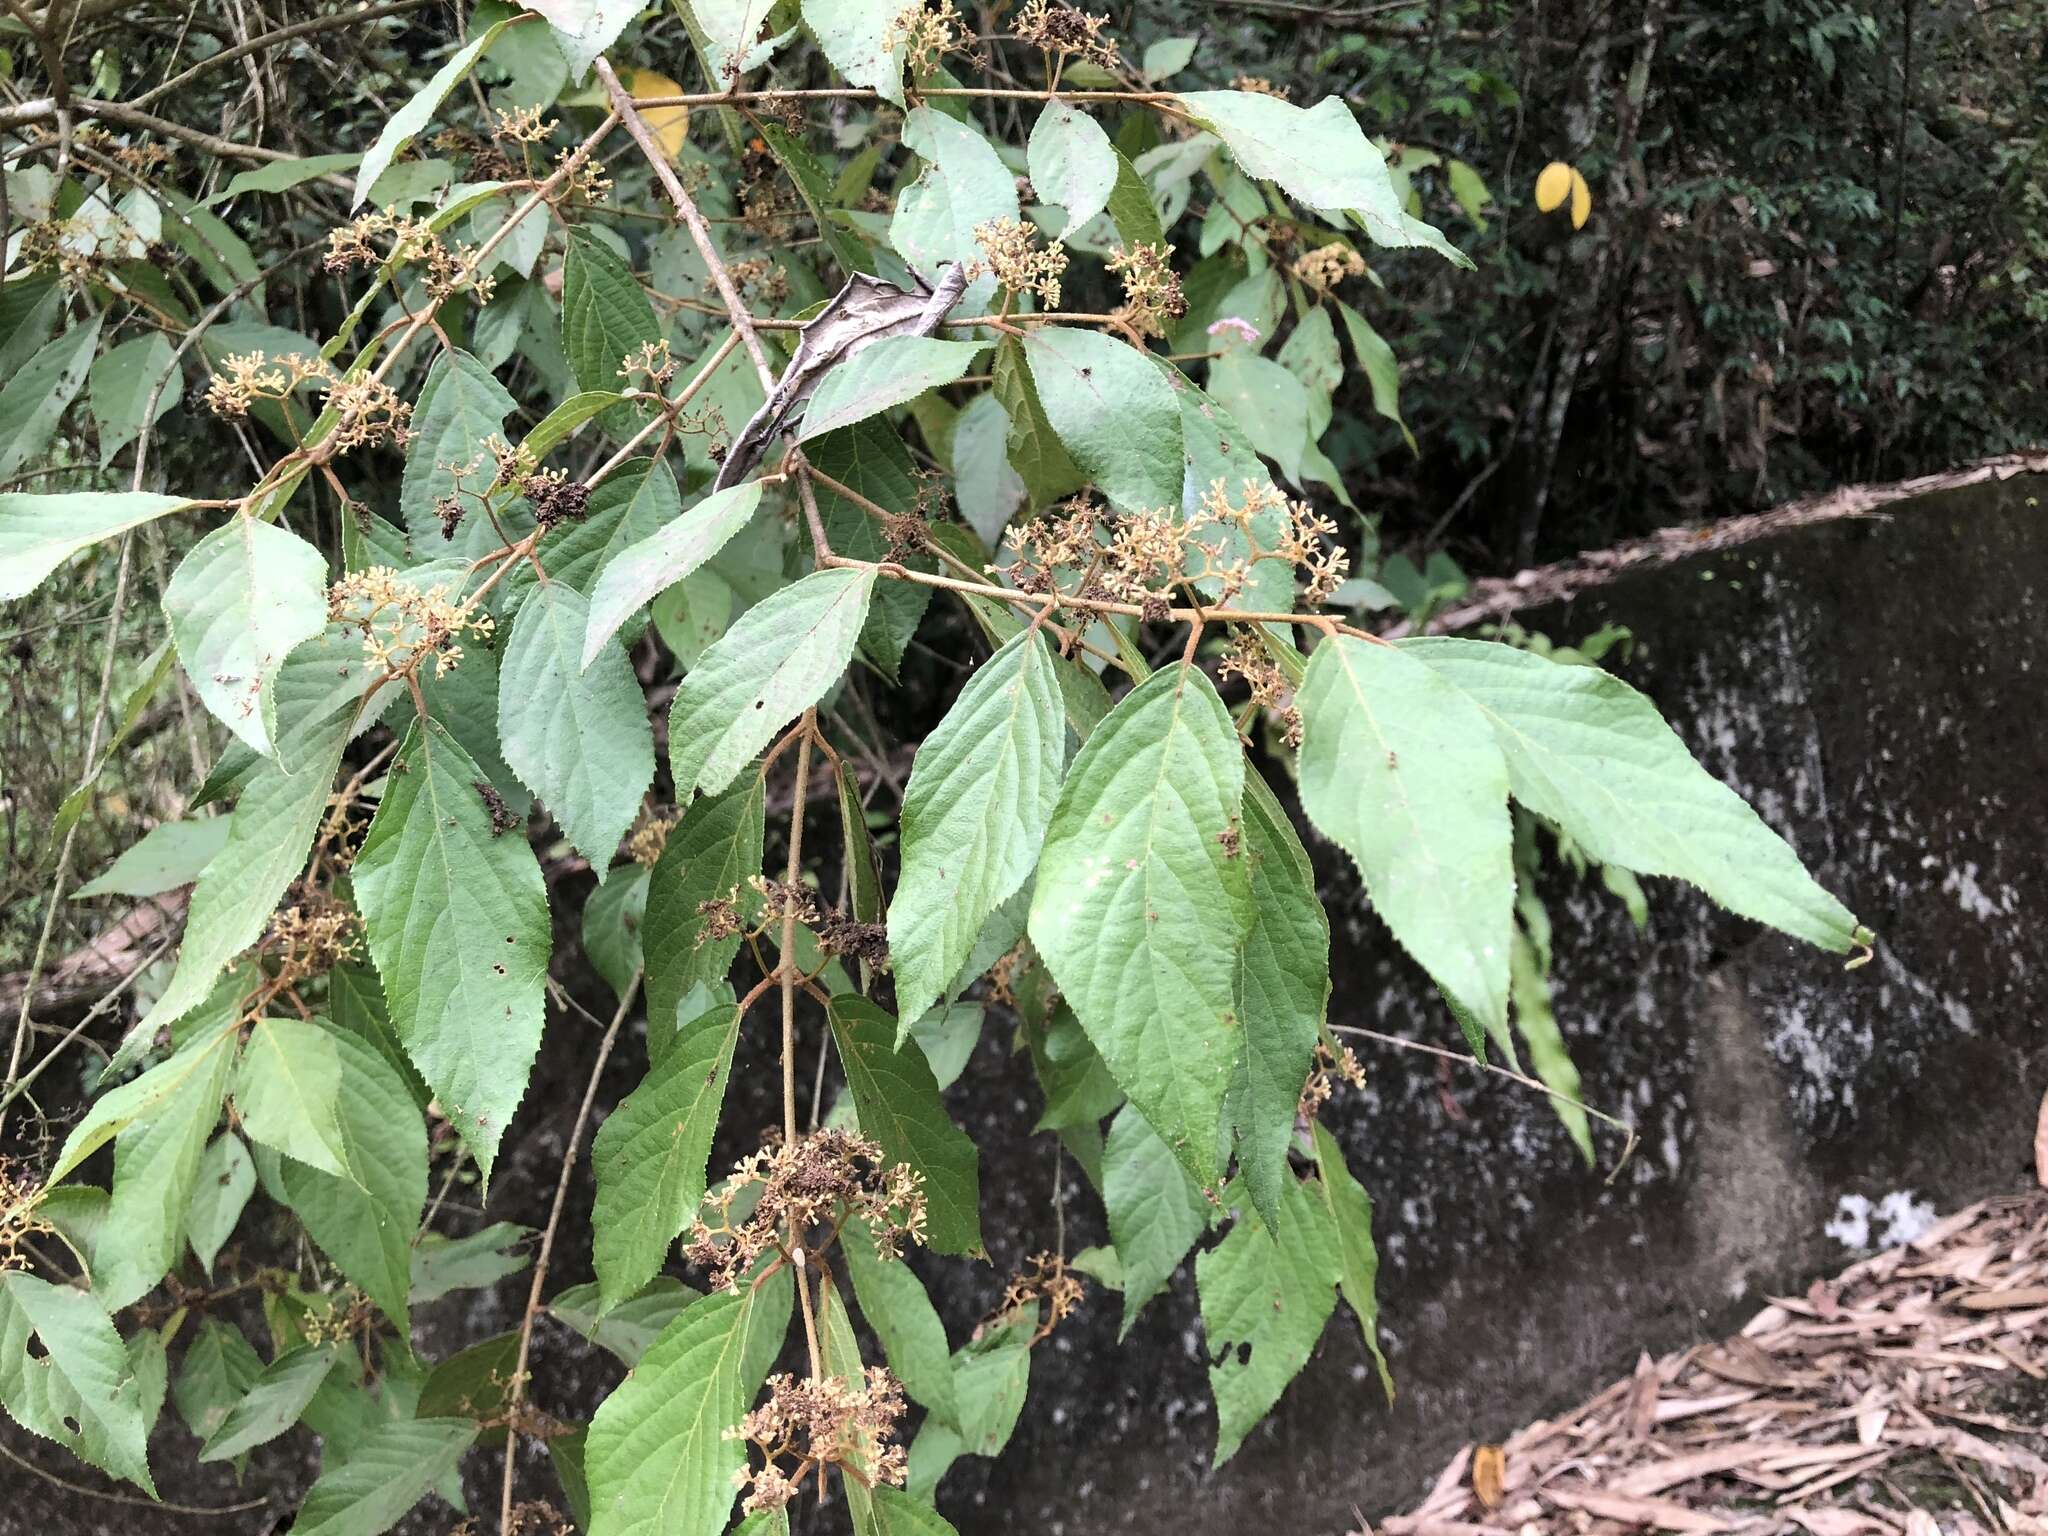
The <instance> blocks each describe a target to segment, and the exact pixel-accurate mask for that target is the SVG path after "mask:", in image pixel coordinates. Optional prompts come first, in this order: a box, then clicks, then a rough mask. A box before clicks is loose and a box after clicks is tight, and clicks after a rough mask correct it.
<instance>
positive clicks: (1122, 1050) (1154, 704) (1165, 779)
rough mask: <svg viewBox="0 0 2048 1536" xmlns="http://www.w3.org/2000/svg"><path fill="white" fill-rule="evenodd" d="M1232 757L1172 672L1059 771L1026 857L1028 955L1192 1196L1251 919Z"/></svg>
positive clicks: (1202, 1166) (1217, 728)
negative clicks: (1035, 845)
mask: <svg viewBox="0 0 2048 1536" xmlns="http://www.w3.org/2000/svg"><path fill="white" fill-rule="evenodd" d="M1243 792H1244V756H1243V753H1242V752H1241V751H1240V749H1239V746H1238V740H1237V731H1236V728H1235V727H1234V726H1232V724H1231V723H1230V715H1229V713H1228V711H1226V710H1225V709H1224V707H1223V701H1222V700H1221V699H1220V698H1218V697H1217V696H1216V689H1215V686H1214V685H1213V684H1212V683H1211V682H1210V681H1209V679H1208V678H1207V676H1205V675H1204V674H1203V673H1202V672H1201V671H1200V670H1199V669H1197V668H1195V667H1192V666H1188V665H1180V666H1173V667H1168V668H1166V669H1165V670H1163V671H1160V672H1155V673H1154V674H1153V675H1152V676H1151V677H1150V678H1148V679H1147V680H1146V681H1144V682H1143V683H1140V684H1139V685H1138V686H1137V687H1136V688H1134V689H1133V690H1132V691H1131V692H1130V693H1129V694H1128V695H1126V696H1125V698H1124V699H1123V701H1122V702H1121V703H1119V704H1118V705H1117V706H1116V708H1115V709H1113V710H1111V711H1110V714H1109V717H1108V718H1107V719H1106V720H1104V721H1103V722H1102V724H1101V725H1100V726H1098V727H1096V729H1095V733H1094V734H1093V735H1092V736H1090V737H1089V738H1088V741H1087V744H1086V745H1085V746H1083V747H1082V749H1081V752H1080V755H1079V756H1078V757H1076V758H1075V759H1074V765H1073V767H1072V768H1071V769H1070V770H1069V771H1068V774H1067V782H1066V784H1065V786H1064V787H1063V788H1062V789H1061V791H1060V800H1059V804H1058V806H1057V807H1056V808H1055V809H1054V811H1053V818H1052V827H1051V830H1050V831H1049V832H1048V833H1047V834H1046V839H1045V849H1044V852H1043V853H1042V854H1041V855H1040V856H1039V862H1038V877H1037V884H1036V886H1035V887H1034V889H1033V893H1032V898H1031V923H1030V929H1031V942H1032V943H1033V944H1035V945H1036V946H1037V947H1038V952H1039V953H1040V954H1041V955H1043V956H1044V957H1045V962H1046V964H1047V966H1049V967H1050V968H1051V970H1052V974H1053V977H1054V979H1055V980H1057V981H1058V983H1059V986H1060V990H1061V991H1062V992H1063V993H1064V994H1065V995H1066V998H1067V1001H1068V1002H1069V1003H1070V1004H1071V1005H1072V1006H1073V1009H1074V1012H1075V1013H1077V1014H1079V1015H1080V1018H1081V1024H1082V1027H1083V1028H1085V1029H1086V1030H1087V1031H1088V1037H1089V1039H1091V1040H1093V1041H1094V1042H1095V1048H1096V1049H1097V1050H1098V1051H1100V1052H1101V1053H1102V1059H1103V1060H1104V1061H1106V1062H1107V1063H1109V1069H1110V1071H1111V1072H1113V1073H1114V1074H1116V1079H1117V1081H1118V1082H1119V1083H1121V1084H1122V1085H1123V1089H1124V1092H1125V1093H1127V1094H1129V1095H1130V1098H1131V1102H1132V1103H1134V1104H1136V1105H1137V1106H1138V1110H1139V1113H1141V1114H1143V1115H1144V1116H1145V1118H1146V1119H1147V1120H1149V1121H1151V1123H1152V1128H1153V1129H1154V1130H1155V1131H1157V1132H1158V1133H1159V1134H1160V1136H1161V1137H1162V1138H1163V1139H1164V1140H1165V1141H1166V1143H1167V1145H1169V1146H1170V1147H1172V1148H1173V1149H1174V1153H1175V1155H1176V1156H1177V1157H1179V1159H1180V1160H1181V1166H1182V1167H1184V1168H1186V1169H1187V1170H1188V1172H1189V1173H1190V1174H1192V1175H1193V1176H1194V1178H1195V1180H1196V1182H1197V1183H1199V1184H1201V1185H1202V1186H1203V1187H1204V1188H1205V1189H1206V1188H1211V1187H1213V1186H1214V1185H1215V1182H1216V1174H1217V1168H1216V1142H1217V1129H1218V1124H1219V1122H1220V1121H1221V1119H1222V1113H1223V1100H1224V1094H1225V1092H1226V1090H1227V1089H1228V1087H1229V1084H1230V1078H1231V1073H1232V1070H1233V1068H1234V1066H1235V1064H1236V1061H1237V1057H1238V1053H1239V1051H1240V1049H1241V1048H1242V1042H1243V1032H1242V1029H1241V1027H1240V1021H1239V1018H1238V1013H1237V1001H1236V996H1235V993H1236V971H1237V950H1238V946H1239V944H1240V942H1241V941H1242V939H1243V935H1244V932H1245V928H1246V925H1247V923H1248V922H1249V920H1250V910H1249V907H1250V897H1249V887H1248V883H1247V880H1246V876H1245V868H1244V860H1243V859H1242V858H1241V857H1238V856H1235V850H1234V849H1233V848H1232V847H1230V846H1227V844H1228V843H1230V842H1231V841H1232V840H1233V836H1232V835H1233V834H1234V833H1235V831H1236V828H1237V817H1238V807H1239V801H1240V800H1241V798H1242V796H1243Z"/></svg>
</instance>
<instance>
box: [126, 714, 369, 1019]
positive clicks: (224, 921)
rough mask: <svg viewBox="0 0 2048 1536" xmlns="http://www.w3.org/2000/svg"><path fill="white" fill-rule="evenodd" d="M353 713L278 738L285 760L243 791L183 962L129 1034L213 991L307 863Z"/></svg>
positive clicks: (197, 897) (193, 920)
mask: <svg viewBox="0 0 2048 1536" xmlns="http://www.w3.org/2000/svg"><path fill="white" fill-rule="evenodd" d="M349 725H350V719H349V717H348V716H347V715H340V714H337V715H330V716H328V717H327V718H326V719H325V720H324V721H322V722H320V723H319V724H318V725H315V726H313V727H310V728H309V729H308V730H307V731H306V733H305V736H304V738H303V740H302V741H300V742H291V741H286V740H281V741H280V743H279V751H280V755H281V756H282V757H283V759H284V761H283V762H282V763H278V762H272V761H269V760H268V759H265V760H264V761H263V762H262V764H261V766H260V767H258V769H257V770H256V774H255V777H253V778H252V779H251V780H250V781H249V786H248V788H247V789H245V790H243V792H242V798H241V799H240V800H239V801H238V802H237V803H236V805H235V814H234V817H233V819H232V821H231V822H230V824H229V827H228V841H227V846H226V847H225V848H223V849H221V851H220V852H219V853H217V854H215V855H214V857H213V860H212V862H211V863H209V864H208V865H207V866H206V871H205V873H204V874H202V875H200V877H199V881H198V883H197V884H196V885H194V886H193V888H192V901H191V905H190V906H189V907H188V908H187V915H186V918H185V942H184V947H183V948H182V949H180V950H179V952H178V969H177V970H176V972H174V973H173V975H172V977H171V983H170V985H169V986H167V987H166V988H164V992H163V996H161V997H159V998H158V999H157V1000H156V1005H155V1006H154V1007H153V1008H151V1009H150V1011H149V1012H148V1013H147V1014H146V1015H144V1017H143V1020H142V1022H141V1023H140V1024H139V1025H137V1026H136V1029H135V1031H134V1035H133V1036H131V1038H139V1039H140V1040H143V1041H147V1040H149V1039H150V1038H152V1037H153V1036H154V1035H155V1033H156V1031H157V1030H158V1029H160V1028H162V1027H163V1026H165V1025H167V1024H170V1023H172V1022H173V1021H175V1020H177V1019H180V1018H183V1017H184V1016H185V1015H186V1014H187V1013H189V1012H190V1011H191V1010H192V1009H193V1008H194V1007H195V1006H197V1005H198V1004H199V1003H200V1002H201V1001H202V1000H203V999H204V998H205V997H206V996H207V994H208V993H210V992H211V991H212V990H213V984H214V982H215V981H216V980H217V979H218V978H219V976H220V973H221V972H222V971H223V970H225V969H226V968H227V964H228V962H229V961H230V960H232V959H234V958H235V956H236V955H238V954H240V953H241V952H242V951H243V950H244V949H246V948H248V946H249V945H251V944H253V943H254V942H255V941H256V939H257V937H258V936H259V935H260V934H261V933H262V932H263V928H264V925H265V924H266V923H268V922H269V921H270V914H271V913H272V912H273V911H274V910H275V909H276V907H277V903H278V900H279V898H280V897H282V896H283V895H284V893H285V890H286V888H287V887H288V886H290V884H291V883H292V881H293V880H295V879H297V878H298V875H299V872H300V871H301V870H302V869H304V868H305V865H306V853H307V850H308V849H309V848H311V846H312V843H313V835H314V833H316V832H317V831H319V829H320V821H321V818H322V817H323V816H324V815H325V813H326V810H327V797H328V794H329V792H330V791H331V790H332V789H333V788H334V775H335V771H336V770H337V769H338V768H339V767H340V766H341V750H342V748H343V747H344V746H346V745H347V744H348V732H349Z"/></svg>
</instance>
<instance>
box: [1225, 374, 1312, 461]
mask: <svg viewBox="0 0 2048 1536" xmlns="http://www.w3.org/2000/svg"><path fill="white" fill-rule="evenodd" d="M1209 394H1210V395H1212V396H1213V397H1214V398H1215V399H1216V401H1217V402H1218V403H1219V404H1220V405H1222V406H1223V408H1224V409H1225V410H1227V411H1229V413H1230V415H1231V417H1232V418H1233V419H1234V420H1236V421H1237V422H1238V423H1239V424H1240V425H1241V426H1242V427H1243V428H1244V430H1245V432H1246V433H1247V435H1249V437H1250V438H1251V441H1252V446H1253V447H1255V448H1257V449H1258V451H1259V452H1260V453H1262V454H1264V455H1265V456H1266V457H1267V458H1269V459H1271V460H1272V461H1273V462H1274V463H1275V464H1277V465H1278V466H1279V467H1280V473H1281V474H1283V475H1285V476H1286V477H1287V478H1288V479H1289V480H1291V481H1293V482H1294V484H1296V485H1297V486H1298V485H1301V484H1302V483H1303V480H1302V475H1303V468H1302V466H1303V462H1304V460H1305V459H1306V457H1307V454H1308V451H1309V448H1310V446H1311V444H1312V441H1313V440H1312V438H1311V436H1310V433H1309V400H1308V392H1307V391H1306V390H1305V389H1303V388H1302V384H1301V380H1299V379H1297V378H1296V377H1295V376H1294V375H1293V374H1291V373H1289V372H1288V371H1287V370H1286V369H1285V368H1283V367H1281V366H1280V365H1279V364H1278V363H1276V362H1274V361H1273V360H1272V359H1271V358H1267V357H1260V356H1258V355H1257V354H1256V353H1254V352H1253V351H1251V349H1250V348H1248V347H1239V348H1235V349H1233V350H1231V351H1229V352H1226V353H1224V355H1223V356H1221V357H1219V358H1217V359H1215V360H1214V361H1213V362H1211V363H1210V364H1209Z"/></svg>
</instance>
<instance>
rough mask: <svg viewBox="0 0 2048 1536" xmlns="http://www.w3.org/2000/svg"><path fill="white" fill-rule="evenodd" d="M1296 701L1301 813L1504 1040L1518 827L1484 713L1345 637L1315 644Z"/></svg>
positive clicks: (1423, 958)
mask: <svg viewBox="0 0 2048 1536" xmlns="http://www.w3.org/2000/svg"><path fill="white" fill-rule="evenodd" d="M1299 702H1300V706H1301V717H1302V745H1301V760H1300V776H1301V803H1302V808H1303V809H1304V810H1306V811H1307V812H1308V815H1309V819H1310V820H1311V821H1313V822H1314V823H1315V824H1316V827H1317V829H1318V830H1320V831H1321V832H1322V834H1323V835H1324V836H1325V837H1327V838H1329V839H1330V840H1331V841H1332V842H1334V843H1336V844H1337V845H1338V846H1339V847H1341V848H1342V849H1343V850H1344V851H1345V852H1346V853H1348V854H1350V855H1351V857H1352V858H1353V859H1354V860H1355V861H1357V864H1358V868H1359V872H1360V873H1361V874H1362V875H1364V877H1365V887H1366V891H1367V892H1368V893H1369V894H1370V895H1371V897H1372V904H1373V909H1374V910H1375V911H1376V912H1378V913H1379V915H1380V918H1381V920H1382V921H1383V922H1385V923H1386V925H1387V927H1388V928H1389V929H1391V930H1392V931H1393V934H1394V937H1395V938H1396V939H1398V940H1400V942H1401V945H1402V947H1403V948H1404V949H1406V950H1407V951H1408V953H1409V954H1411V955H1413V956H1414V957H1415V959H1416V960H1417V961H1418V962H1419V963H1420V964H1421V966H1422V968H1423V969H1424V970H1426V971H1427V972H1429V974H1430V976H1431V978H1432V979H1433V980H1434V981H1435V982H1436V984H1437V985H1438V986H1440V987H1441V988H1443V990H1444V993H1445V995H1446V996H1447V997H1448V998H1449V999H1450V1001H1451V1003H1452V1005H1453V1007H1454V1008H1456V1009H1462V1010H1463V1011H1464V1013H1465V1014H1467V1015H1469V1016H1470V1017H1471V1018H1473V1019H1475V1020H1477V1021H1478V1022H1479V1023H1481V1024H1483V1025H1485V1027H1486V1029H1487V1031H1488V1032H1489V1033H1491V1034H1492V1035H1493V1036H1494V1037H1495V1039H1496V1040H1501V1039H1503V1038H1504V1037H1505V1034H1506V1030H1507V991H1508V947H1509V939H1510V937H1511V934H1512V930H1513V925H1514V900H1515V875H1514V863H1513V832H1512V828H1511V827H1510V825H1509V821H1508V810H1507V790H1508V770H1507V765H1506V764H1505V763H1504V762H1503V761H1502V760H1501V752H1500V748H1499V747H1498V746H1496V745H1495V744H1494V738H1493V732H1492V730H1491V728H1490V727H1489V725H1488V723H1487V719H1486V716H1485V715H1484V714H1482V713H1481V712H1480V710H1479V708H1478V706H1476V705H1475V704H1473V703H1472V702H1471V701H1470V700H1469V699H1467V698H1466V697H1465V696H1464V695H1463V694H1461V693H1460V692H1459V691H1458V690H1457V689H1456V688H1455V687H1453V686H1452V685H1451V684H1450V682H1448V681H1447V680H1446V679H1445V678H1444V677H1443V676H1442V675H1441V674H1440V673H1438V672H1437V671H1436V670H1435V669H1433V668H1431V667H1430V666H1429V665H1427V664H1426V663H1425V662H1423V661H1422V660H1421V659H1420V658H1418V657H1416V656H1414V655H1412V654H1410V653H1408V652H1407V651H1404V650H1399V649H1396V648H1394V647H1392V646H1388V645H1384V644H1379V645H1376V644H1371V643H1368V642H1366V641H1364V640H1359V639H1354V638H1353V637H1351V636H1349V635H1339V636H1335V637H1333V638H1331V639H1329V640H1326V641H1324V642H1323V643H1322V644H1320V645H1318V646H1317V647H1316V649H1315V653H1314V654H1313V655H1312V656H1310V657H1309V663H1308V676H1307V677H1306V679H1304V681H1303V682H1302V685H1301V691H1300V695H1299ZM1473 1049H1474V1050H1475V1051H1476V1050H1478V1049H1479V1046H1478V1043H1477V1042H1476V1041H1474V1042H1473ZM1503 1049H1504V1050H1505V1049H1506V1046H1505V1045H1503Z"/></svg>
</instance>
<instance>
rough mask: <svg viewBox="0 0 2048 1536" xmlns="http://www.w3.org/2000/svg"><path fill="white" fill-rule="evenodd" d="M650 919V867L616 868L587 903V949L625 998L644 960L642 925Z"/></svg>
mask: <svg viewBox="0 0 2048 1536" xmlns="http://www.w3.org/2000/svg"><path fill="white" fill-rule="evenodd" d="M646 921H647V867H646V866H645V865H644V864H628V865H626V866H625V867H624V868H623V869H616V870H613V871H612V873H611V876H610V878H609V879H607V880H606V881H605V883H604V884H603V885H600V886H599V887H598V888H597V889H596V890H594V891H592V892H591V893H590V899H589V900H588V901H586V902H584V904H583V953H584V954H585V955H587V956H589V958H590V963H591V965H592V966H593V967H595V968H596V970H597V974H598V975H600V976H602V977H603V978H604V982H605V985H606V986H608V987H610V988H611V989H612V993H613V995H614V996H616V997H619V998H621V999H623V998H624V997H625V995H626V991H627V989H628V988H629V987H631V986H632V984H633V978H634V977H635V976H637V975H638V974H639V972H640V968H641V965H642V964H643V961H642V959H641V950H640V929H641V925H642V924H644V923H645V922H646Z"/></svg>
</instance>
